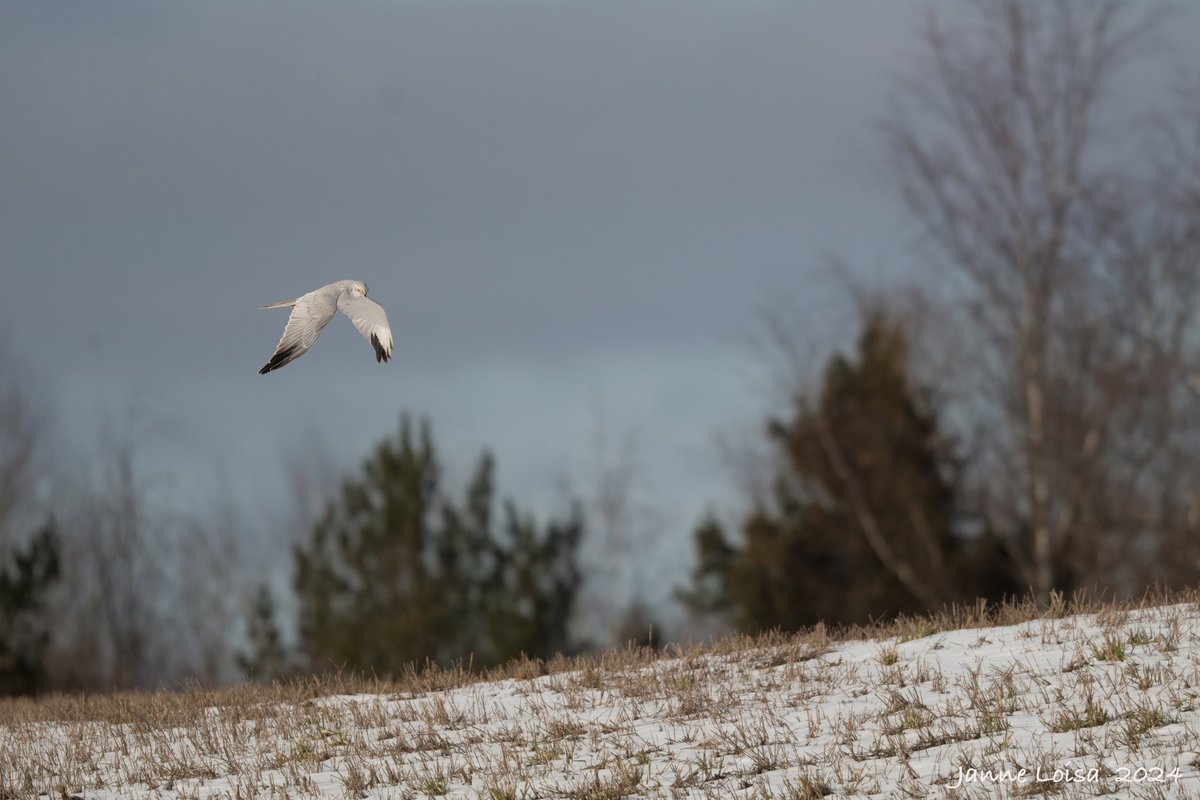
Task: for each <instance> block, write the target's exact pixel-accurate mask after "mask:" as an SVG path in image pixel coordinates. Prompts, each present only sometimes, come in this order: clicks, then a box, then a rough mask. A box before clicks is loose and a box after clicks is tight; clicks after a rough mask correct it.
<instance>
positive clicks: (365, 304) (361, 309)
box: [285, 294, 392, 361]
mask: <svg viewBox="0 0 1200 800" xmlns="http://www.w3.org/2000/svg"><path fill="white" fill-rule="evenodd" d="M337 307H338V310H339V311H341V312H342V313H343V314H345V315H346V316H347V317H349V318H350V321H351V322H353V323H354V327H356V328H358V332H359V333H361V334H362V335H363V338H364V339H366V340H367V341H368V342H370V343H371V346H372V347H374V348H375V360H376V361H387V360H388V359H389V358H391V357H392V328H391V326H390V325H388V318H387V312H385V311H384V310H383V306H381V305H379V303H376V302H375V301H374V300H372V299H371V298H369V297H354V296H352V295H349V294H342V295H340V296H339V297H338V300H337ZM285 335H286V334H285Z"/></svg>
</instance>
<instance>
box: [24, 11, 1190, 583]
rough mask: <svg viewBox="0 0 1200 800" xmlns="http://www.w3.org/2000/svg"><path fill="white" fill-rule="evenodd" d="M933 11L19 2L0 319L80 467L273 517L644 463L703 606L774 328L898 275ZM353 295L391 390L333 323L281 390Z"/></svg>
mask: <svg viewBox="0 0 1200 800" xmlns="http://www.w3.org/2000/svg"><path fill="white" fill-rule="evenodd" d="M925 5H926V4H923V3H916V2H897V1H896V0H872V1H871V2H867V1H865V0H864V1H860V2H791V1H789V2H736V3H735V2H719V3H718V2H711V3H710V2H697V0H686V2H684V1H682V0H681V1H680V2H640V1H639V2H620V1H619V0H617V1H606V2H593V3H576V2H549V1H545V2H542V1H535V0H527V1H523V2H453V1H449V2H432V1H430V2H399V1H396V2H382V1H381V0H376V1H372V2H356V3H336V4H335V3H306V2H287V3H268V2H262V3H244V2H203V3H200V2H193V3H184V2H163V1H162V0H153V1H149V0H147V1H146V2H128V1H127V0H116V1H115V2H105V3H84V2H75V3H66V2H62V3H60V2H44V1H43V0H36V1H35V0H10V2H6V3H4V4H2V5H0V108H3V109H4V110H3V113H2V114H0V270H2V271H3V286H4V290H3V291H2V292H0V320H2V323H3V328H4V330H5V332H6V333H7V335H8V337H9V339H10V340H11V343H12V346H13V348H14V349H15V350H16V351H17V352H19V353H21V354H22V355H24V356H25V357H27V358H28V359H29V361H30V362H32V363H33V364H34V365H35V368H36V369H35V378H36V380H37V381H38V382H39V383H40V384H41V385H42V386H43V387H44V389H45V394H46V396H48V397H49V398H50V399H51V400H52V405H53V407H54V410H55V412H56V416H57V417H58V419H59V421H60V423H61V424H62V425H63V427H65V428H66V429H67V430H68V431H69V435H70V437H72V438H73V441H75V442H76V446H77V447H81V448H86V447H87V446H88V442H90V441H92V438H90V437H94V436H95V433H96V431H97V430H99V429H100V428H101V427H103V426H104V425H106V424H109V423H106V420H108V421H111V420H113V419H122V418H125V417H128V416H129V415H134V416H136V417H138V418H139V419H142V418H144V419H146V420H149V422H148V423H147V427H150V428H153V429H154V430H155V431H157V432H156V433H155V434H154V436H155V437H156V440H155V441H156V444H155V445H154V447H153V448H152V450H153V452H154V453H156V454H157V456H156V457H157V458H159V459H160V460H161V464H160V466H162V467H164V468H165V469H168V470H171V471H175V472H177V473H178V474H179V475H182V476H189V475H191V476H197V477H196V481H197V482H199V483H203V482H204V481H207V480H214V481H216V482H218V483H219V482H221V481H227V482H228V484H229V485H230V487H231V491H232V492H233V493H234V494H235V496H236V498H237V502H239V503H241V504H247V503H254V504H257V505H258V506H259V507H260V509H262V511H261V513H263V514H273V513H276V511H277V510H278V509H279V508H280V507H281V506H282V504H283V503H284V499H285V498H284V490H283V486H284V483H285V472H286V467H285V465H284V463H283V455H284V454H285V453H286V454H291V455H293V456H294V455H295V454H296V453H298V452H302V450H303V447H305V446H307V442H309V441H310V437H315V438H316V440H318V441H320V442H323V444H322V445H321V446H322V447H323V448H325V449H327V450H328V451H329V452H330V454H331V456H332V458H333V459H334V460H335V462H336V463H338V464H339V465H344V466H350V465H352V464H354V463H355V462H356V461H357V460H358V459H360V458H361V457H362V456H363V455H365V453H366V452H367V450H368V449H369V448H370V446H371V445H373V444H374V443H375V442H376V441H378V440H379V439H380V438H381V437H383V436H385V435H388V434H390V433H392V432H393V431H394V430H395V428H396V425H397V420H398V416H399V414H400V412H401V411H409V412H412V413H414V414H423V415H427V416H428V417H429V418H430V419H431V420H432V423H433V426H434V435H435V438H436V440H437V441H438V443H439V444H440V445H442V447H443V450H444V454H445V456H446V460H447V461H448V462H449V464H450V467H451V471H452V473H454V474H457V475H459V476H461V475H462V474H463V473H465V471H466V470H467V469H468V468H469V466H470V464H471V462H472V460H473V459H474V457H475V456H476V455H477V454H478V452H479V451H480V450H481V449H482V448H484V447H488V448H491V449H492V450H493V451H494V452H495V453H496V455H497V458H498V463H499V486H500V489H501V491H502V492H503V493H505V494H510V495H512V496H514V497H516V498H518V500H520V501H521V502H523V503H526V504H535V505H539V506H541V507H546V506H548V505H549V504H550V503H552V502H553V500H554V499H555V498H556V497H557V496H558V494H559V492H560V488H561V485H562V483H563V481H564V480H567V481H569V482H571V483H572V484H574V485H576V487H577V489H578V490H579V491H587V485H586V484H587V480H588V475H589V470H590V469H593V468H594V465H593V464H592V462H591V458H590V456H589V452H590V450H591V447H592V445H593V443H594V442H595V440H596V436H597V429H598V428H603V429H604V430H605V431H606V432H607V434H608V435H609V436H610V437H611V438H612V439H613V440H619V439H622V438H624V437H630V436H631V437H635V438H636V440H637V454H638V462H639V470H640V474H641V476H642V478H643V479H644V480H645V481H646V485H647V487H649V490H650V491H648V492H647V496H646V498H645V499H646V500H648V501H652V502H653V504H654V505H655V506H657V508H658V511H659V512H660V514H661V515H663V516H662V519H663V520H665V522H664V524H663V529H662V530H661V531H660V532H659V533H658V534H657V536H656V538H657V539H658V540H659V541H660V543H663V546H665V547H666V548H667V549H668V550H672V549H674V551H675V556H674V557H673V564H674V568H675V569H676V570H677V573H678V576H677V577H678V578H679V579H682V577H683V575H684V574H685V572H686V567H687V565H688V562H689V560H690V557H691V552H690V543H689V541H688V539H687V536H688V534H689V533H690V527H691V525H692V524H693V523H694V522H695V520H696V519H697V518H698V517H699V515H700V514H701V513H702V512H703V511H704V510H705V508H706V507H708V506H710V505H714V504H716V505H720V504H723V503H728V502H731V501H732V500H733V499H734V498H735V493H734V492H733V490H732V487H731V484H730V476H729V475H728V473H727V472H726V471H725V470H724V469H723V468H722V466H721V463H720V458H719V454H718V450H717V447H716V446H715V444H714V439H715V437H716V436H717V435H719V434H722V433H727V432H730V431H743V430H746V429H748V428H751V427H753V426H755V425H757V424H758V422H759V420H760V419H761V417H762V414H763V412H764V411H765V410H766V405H765V398H764V394H763V392H762V391H761V388H762V387H761V383H760V382H759V381H757V380H756V375H759V374H760V373H761V364H760V363H757V362H758V361H759V360H760V357H759V354H758V353H757V352H756V351H755V349H754V348H753V347H752V346H751V345H750V344H749V342H750V340H751V339H752V338H753V337H754V335H755V334H756V332H758V331H759V330H760V329H761V321H762V313H763V309H764V308H766V307H772V306H773V307H775V308H776V309H779V308H787V309H790V310H791V313H794V314H795V315H797V316H798V317H805V318H811V319H813V320H814V321H816V322H817V323H818V324H820V325H825V326H830V325H832V326H837V325H838V324H843V323H844V322H845V319H844V318H843V314H844V313H845V311H846V308H845V304H844V302H843V301H844V296H843V291H842V287H841V286H839V285H838V284H837V281H835V280H833V279H831V277H830V275H829V272H828V271H827V270H826V269H825V267H824V263H825V261H824V256H825V255H826V254H829V253H836V254H838V255H840V256H842V257H843V258H844V259H845V260H847V261H848V262H849V263H850V264H852V265H853V266H854V268H855V269H857V270H859V271H861V272H862V273H863V274H873V273H877V272H888V271H896V270H903V269H904V267H905V261H906V259H907V258H908V257H909V254H907V253H906V252H905V247H906V245H907V243H908V242H910V241H911V240H912V238H913V235H914V232H915V231H914V228H913V226H912V225H911V223H910V222H908V221H907V220H906V218H905V217H904V215H903V213H902V210H901V208H900V204H899V201H898V198H897V196H896V193H895V192H894V191H893V189H892V184H891V182H890V181H889V180H888V176H887V174H886V170H885V168H884V163H883V159H882V156H881V154H880V152H879V147H878V143H879V140H878V137H877V135H876V123H877V122H878V120H879V118H880V117H881V116H882V114H883V112H884V104H885V101H886V98H887V97H888V95H889V93H890V92H891V91H892V90H893V89H894V88H895V86H896V79H897V77H898V76H899V75H900V74H901V73H902V72H904V71H905V70H908V69H911V68H912V67H913V66H914V65H915V63H916V59H917V53H918V46H917V39H916V35H915V34H916V29H917V24H918V21H919V17H920V12H921V9H922V8H924V7H925ZM1195 16H1196V15H1195V14H1190V13H1189V14H1182V15H1180V16H1179V18H1178V19H1177V20H1176V31H1178V30H1179V29H1180V27H1179V26H1182V27H1183V29H1184V33H1186V29H1187V26H1189V25H1190V26H1191V28H1192V29H1195V28H1196V27H1197V26H1196V25H1195V22H1196V19H1195ZM1180 35H1183V34H1180ZM1191 40H1192V41H1194V37H1192V38H1191ZM341 278H360V279H362V280H364V281H366V282H367V283H368V285H369V286H370V288H371V295H372V297H374V298H375V299H377V300H378V301H379V302H380V303H382V304H383V305H384V307H385V308H386V309H387V311H388V314H389V317H390V319H391V322H392V328H393V331H394V334H395V339H396V351H395V353H394V355H393V360H392V362H391V363H390V364H387V365H382V366H381V365H377V364H376V363H375V360H374V358H373V357H372V353H371V349H370V347H369V345H367V344H366V343H364V342H363V341H362V339H361V338H360V337H359V335H358V333H357V332H356V331H355V330H354V329H353V327H352V326H351V325H350V324H349V322H348V321H347V320H345V319H342V318H340V317H339V318H337V319H335V320H334V321H333V323H332V324H331V325H330V326H329V327H328V328H327V329H326V331H325V333H324V334H323V335H322V338H321V341H320V342H319V344H318V345H317V346H316V347H315V348H314V349H313V350H312V351H311V352H310V353H308V354H307V355H305V356H304V358H302V359H300V360H299V361H297V362H294V363H293V364H291V365H289V366H288V367H287V368H286V369H283V370H280V371H278V372H275V373H272V374H270V375H266V376H260V375H258V374H257V370H258V368H259V367H261V366H262V364H264V363H265V362H266V360H267V359H268V357H269V356H270V354H271V351H272V348H273V347H274V345H275V342H276V341H277V339H278V337H279V335H280V333H281V331H282V328H283V325H284V322H285V320H286V316H287V312H286V311H278V310H276V311H259V310H257V307H258V306H260V305H262V304H264V303H268V302H273V301H277V300H282V299H285V298H290V297H294V296H296V295H298V294H301V293H303V292H305V291H308V290H310V289H313V288H315V287H317V286H320V285H323V284H325V283H329V282H331V281H333V280H337V279H341ZM156 468H157V467H156ZM204 476H207V477H204ZM214 476H215V477H214ZM183 480H184V482H185V483H186V482H187V481H188V480H190V479H189V478H187V477H184V478H183ZM674 577H676V576H673V579H674Z"/></svg>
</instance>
